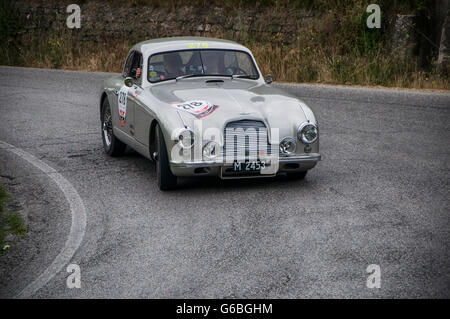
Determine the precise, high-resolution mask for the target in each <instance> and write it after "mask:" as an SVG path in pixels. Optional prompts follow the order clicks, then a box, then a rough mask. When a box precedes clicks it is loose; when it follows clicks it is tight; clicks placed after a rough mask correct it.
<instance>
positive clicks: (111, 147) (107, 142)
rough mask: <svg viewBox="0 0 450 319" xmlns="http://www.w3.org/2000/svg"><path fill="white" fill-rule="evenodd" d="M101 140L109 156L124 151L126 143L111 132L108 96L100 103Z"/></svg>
mask: <svg viewBox="0 0 450 319" xmlns="http://www.w3.org/2000/svg"><path fill="white" fill-rule="evenodd" d="M101 119H102V140H103V148H104V149H105V152H106V154H108V155H109V156H113V157H116V156H121V155H123V153H124V151H125V147H126V144H125V143H123V142H122V141H120V140H119V139H118V138H117V137H116V136H115V135H114V132H113V126H112V113H111V107H110V106H109V102H108V98H105V99H104V100H103V105H102V117H101Z"/></svg>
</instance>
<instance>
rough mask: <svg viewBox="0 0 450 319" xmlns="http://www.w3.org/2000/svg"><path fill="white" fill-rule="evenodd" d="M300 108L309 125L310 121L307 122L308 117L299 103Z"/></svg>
mask: <svg viewBox="0 0 450 319" xmlns="http://www.w3.org/2000/svg"><path fill="white" fill-rule="evenodd" d="M300 108H301V109H302V112H303V115H304V116H305V119H306V121H307V122H308V123H309V122H310V121H309V118H308V116H307V115H306V112H305V110H304V109H303V105H302V103H300Z"/></svg>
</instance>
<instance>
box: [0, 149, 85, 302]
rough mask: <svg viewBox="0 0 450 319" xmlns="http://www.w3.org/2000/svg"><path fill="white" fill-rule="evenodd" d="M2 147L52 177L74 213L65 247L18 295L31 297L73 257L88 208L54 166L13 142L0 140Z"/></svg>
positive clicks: (81, 233)
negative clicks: (14, 144)
mask: <svg viewBox="0 0 450 319" xmlns="http://www.w3.org/2000/svg"><path fill="white" fill-rule="evenodd" d="M0 149H4V150H7V151H10V152H11V153H14V154H16V155H18V156H20V157H21V158H23V159H24V160H26V161H28V162H29V163H30V164H32V165H34V166H35V167H37V168H38V169H40V170H41V171H43V172H44V173H45V174H46V175H47V176H48V177H50V178H51V179H52V180H53V181H54V182H55V183H56V185H58V187H59V188H60V189H61V191H62V192H63V193H64V196H65V197H66V199H67V201H68V202H69V205H70V213H71V215H72V225H71V226H70V233H69V237H68V238H67V241H66V243H65V245H64V247H63V249H62V250H61V251H60V253H59V254H58V256H56V258H55V259H54V260H53V262H52V263H51V265H50V266H48V268H47V269H46V270H45V271H44V272H43V273H42V274H40V275H39V276H38V277H37V278H36V279H35V280H34V281H33V282H32V283H30V284H29V285H28V286H26V287H25V288H24V289H23V290H22V291H21V292H20V293H19V294H18V295H17V296H16V298H29V297H31V296H32V295H33V294H34V293H36V292H37V291H38V290H39V289H41V288H42V287H43V286H44V285H46V284H47V283H48V282H49V281H50V280H51V279H52V278H53V277H54V276H55V275H56V274H57V273H58V272H60V271H61V269H63V267H64V266H65V265H67V264H68V263H69V262H70V260H71V259H72V257H73V255H74V254H75V252H76V251H77V249H78V247H79V246H80V244H81V241H82V240H83V237H84V233H85V230H86V208H85V207H84V204H83V201H82V199H81V197H80V195H78V192H77V191H76V190H75V188H74V187H73V186H72V184H71V183H70V182H69V181H68V180H67V179H66V178H65V177H64V176H62V175H61V174H60V173H58V172H57V171H56V170H55V169H54V168H52V167H50V166H49V165H47V164H45V163H44V162H43V161H41V160H39V159H38V158H36V157H34V156H33V155H31V154H30V153H27V152H25V151H24V150H22V149H20V148H17V147H14V146H13V145H11V144H8V143H5V142H2V141H0Z"/></svg>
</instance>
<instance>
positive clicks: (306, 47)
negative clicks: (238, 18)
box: [0, 0, 450, 90]
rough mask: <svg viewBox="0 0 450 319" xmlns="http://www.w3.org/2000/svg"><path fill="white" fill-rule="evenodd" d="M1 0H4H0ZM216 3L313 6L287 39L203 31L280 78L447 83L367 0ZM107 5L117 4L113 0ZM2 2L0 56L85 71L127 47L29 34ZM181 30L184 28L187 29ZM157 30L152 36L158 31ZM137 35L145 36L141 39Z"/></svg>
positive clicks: (118, 63)
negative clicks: (380, 23)
mask: <svg viewBox="0 0 450 319" xmlns="http://www.w3.org/2000/svg"><path fill="white" fill-rule="evenodd" d="M4 1H5V0H4ZM378 2H379V3H380V4H381V5H382V8H384V7H386V8H387V7H389V6H391V8H390V9H389V10H391V11H392V10H394V11H395V12H415V11H418V10H422V9H423V8H422V7H423V6H424V4H426V2H427V0H414V1H399V2H400V3H401V4H402V5H400V6H398V7H396V8H392V5H391V4H390V3H392V1H387V0H385V1H378ZM211 3H213V4H214V5H217V6H226V10H225V12H229V14H239V12H240V9H239V8H243V9H245V8H248V7H249V6H256V7H258V8H259V12H260V16H259V21H257V23H258V24H259V25H260V26H263V25H264V23H265V20H267V19H271V18H272V19H273V17H274V16H277V17H280V19H283V15H285V16H286V18H287V15H295V14H296V12H297V11H296V10H297V9H304V8H306V9H311V10H313V12H314V13H315V17H314V19H312V20H311V21H310V22H308V23H301V24H300V25H301V28H300V29H299V32H298V35H297V38H296V39H294V41H293V42H292V41H290V42H291V43H290V44H286V43H287V42H286V36H287V35H286V34H283V33H282V32H280V33H277V34H270V33H268V34H267V35H266V36H261V35H258V38H255V35H254V34H250V33H245V32H244V33H242V32H241V34H240V35H239V38H238V39H236V38H233V37H235V36H233V35H232V34H227V33H223V32H216V33H212V34H211V33H210V34H208V36H213V37H222V38H228V39H232V40H237V41H239V42H240V43H242V44H244V45H246V46H248V47H249V48H250V49H251V50H252V51H253V53H254V55H255V57H256V59H257V62H258V65H259V66H260V68H261V71H262V72H263V73H264V74H266V73H271V74H272V75H273V77H274V79H275V80H277V81H287V82H311V83H330V84H357V85H378V86H393V87H407V88H435V89H446V90H448V89H449V88H450V85H449V81H448V77H447V76H441V75H440V74H439V73H438V72H437V71H436V70H435V69H434V68H433V64H432V63H430V66H429V67H426V68H421V67H419V64H418V62H417V61H416V60H415V59H409V60H405V59H402V58H400V57H398V56H396V55H395V54H393V52H392V51H391V50H390V49H389V45H388V42H389V40H388V39H389V38H388V35H387V34H385V33H384V32H385V30H384V29H381V30H377V29H372V30H370V29H367V27H366V25H365V23H366V18H367V15H368V14H367V13H366V12H365V9H366V7H367V5H368V4H369V3H370V1H363V0H350V1H343V0H337V1H324V0H296V1H295V0H281V1H272V0H262V1H256V0H252V1H239V0H232V1H230V2H227V3H226V4H222V3H221V2H220V1H215V0H213V1H212V2H211V1H208V4H209V5H210V6H211ZM191 4H193V5H197V6H204V5H205V4H206V3H205V1H203V0H194V1H192V2H191ZM111 5H119V6H120V5H122V4H121V2H117V1H116V2H114V1H113V2H112V4H111ZM126 5H127V6H130V5H138V6H139V5H151V6H154V7H157V8H159V10H167V12H170V11H171V10H174V8H176V6H177V5H178V6H179V3H178V2H176V1H174V0H164V1H160V0H140V1H139V0H135V1H132V2H131V3H128V4H126ZM7 10H8V9H7V6H4V8H3V9H2V14H1V15H2V17H1V18H2V21H3V23H2V30H0V31H3V32H1V33H0V34H2V35H1V36H2V37H3V38H4V39H0V40H3V41H2V43H6V44H7V45H5V46H2V48H0V58H1V61H2V64H6V65H20V66H33V67H46V68H65V69H77V70H88V71H114V72H120V69H121V67H122V65H123V60H124V57H125V55H126V53H127V51H128V49H129V48H130V45H132V44H133V43H130V41H129V40H128V39H122V40H119V41H117V40H116V41H114V42H110V43H109V42H108V41H105V42H103V43H97V42H83V43H81V42H80V41H78V40H77V39H75V38H74V37H73V36H72V35H71V34H70V33H69V32H67V31H65V30H62V31H61V32H59V33H58V34H45V35H42V34H39V35H37V34H33V33H32V32H23V30H22V29H21V25H20V19H17V18H14V13H11V12H7ZM185 35H186V34H185ZM158 36H159V35H158V34H155V37H158ZM139 40H142V39H139Z"/></svg>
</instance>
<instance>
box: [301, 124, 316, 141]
mask: <svg viewBox="0 0 450 319" xmlns="http://www.w3.org/2000/svg"><path fill="white" fill-rule="evenodd" d="M317 136H319V130H318V129H317V126H316V125H315V124H312V123H303V124H302V125H300V126H299V127H298V131H297V138H298V139H299V140H300V141H302V142H303V143H305V144H311V143H314V142H315V141H316V139H317Z"/></svg>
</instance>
